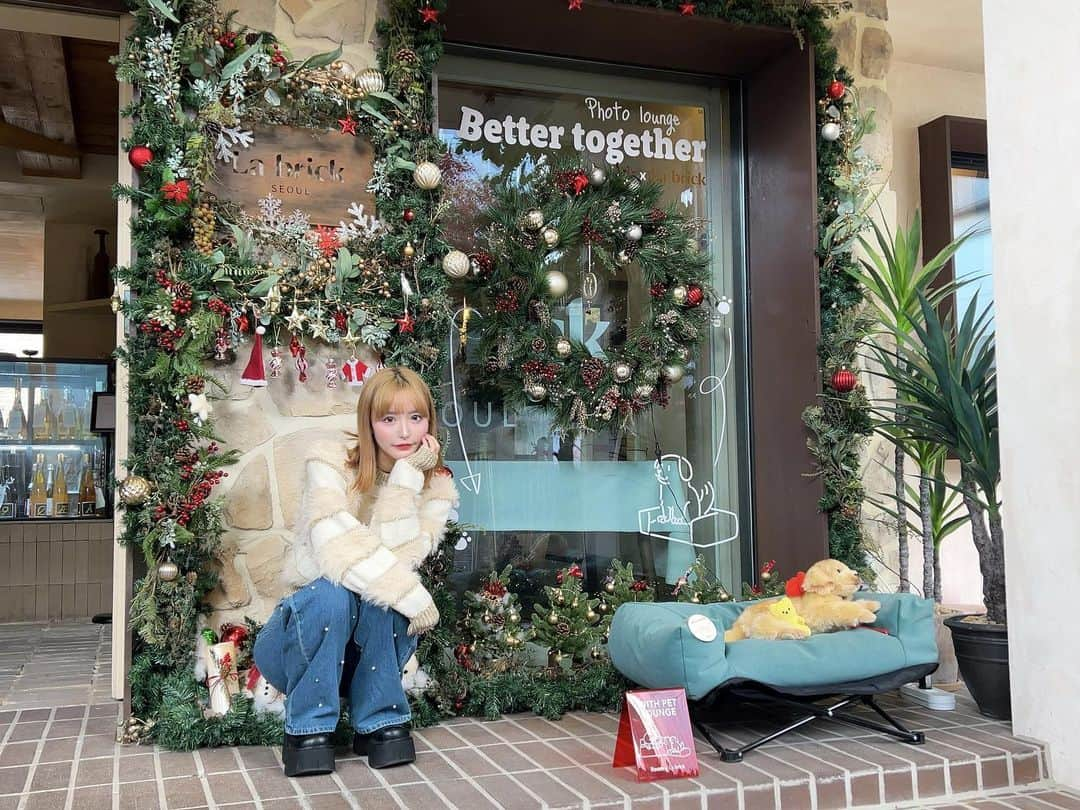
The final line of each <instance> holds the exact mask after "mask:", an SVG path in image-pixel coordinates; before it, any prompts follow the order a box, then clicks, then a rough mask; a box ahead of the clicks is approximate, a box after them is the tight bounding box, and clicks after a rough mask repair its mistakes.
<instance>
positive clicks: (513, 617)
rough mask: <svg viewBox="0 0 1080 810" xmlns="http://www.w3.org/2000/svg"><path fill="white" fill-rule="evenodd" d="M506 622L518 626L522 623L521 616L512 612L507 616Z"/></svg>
mask: <svg viewBox="0 0 1080 810" xmlns="http://www.w3.org/2000/svg"><path fill="white" fill-rule="evenodd" d="M506 620H507V621H508V622H510V623H511V624H517V623H518V622H519V621H521V616H519V615H518V614H517V613H516V612H514V611H510V613H508V614H507V615H506Z"/></svg>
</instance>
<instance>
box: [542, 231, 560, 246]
mask: <svg viewBox="0 0 1080 810" xmlns="http://www.w3.org/2000/svg"><path fill="white" fill-rule="evenodd" d="M540 238H541V239H543V240H544V244H545V245H547V246H548V247H549V248H553V247H555V246H556V245H558V244H559V232H558V231H557V230H555V229H554V228H544V230H543V231H542V232H541V233H540Z"/></svg>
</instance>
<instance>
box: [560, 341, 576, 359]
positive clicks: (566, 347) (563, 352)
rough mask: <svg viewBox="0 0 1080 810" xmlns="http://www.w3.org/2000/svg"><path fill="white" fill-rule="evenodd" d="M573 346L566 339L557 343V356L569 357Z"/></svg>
mask: <svg viewBox="0 0 1080 810" xmlns="http://www.w3.org/2000/svg"><path fill="white" fill-rule="evenodd" d="M573 348H574V347H573V345H572V344H571V343H570V341H569V340H567V339H566V338H564V337H561V338H559V339H558V340H556V341H555V354H557V355H558V356H559V357H569V356H570V352H571V350H572V349H573Z"/></svg>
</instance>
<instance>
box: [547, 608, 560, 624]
mask: <svg viewBox="0 0 1080 810" xmlns="http://www.w3.org/2000/svg"><path fill="white" fill-rule="evenodd" d="M558 620H559V614H558V613H556V612H555V611H554V610H553V611H551V614H550V615H549V616H548V621H549V622H551V623H552V624H555V622H557V621H558Z"/></svg>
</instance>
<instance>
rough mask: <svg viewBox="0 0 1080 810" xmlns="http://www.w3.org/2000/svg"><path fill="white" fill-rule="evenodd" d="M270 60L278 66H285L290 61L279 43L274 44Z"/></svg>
mask: <svg viewBox="0 0 1080 810" xmlns="http://www.w3.org/2000/svg"><path fill="white" fill-rule="evenodd" d="M270 61H271V62H273V63H274V65H275V66H277V67H285V65H287V64H288V63H289V60H288V59H286V58H285V54H283V53H282V52H281V48H280V47H278V46H277V45H275V46H274V53H273V55H272V56H271V57H270Z"/></svg>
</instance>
